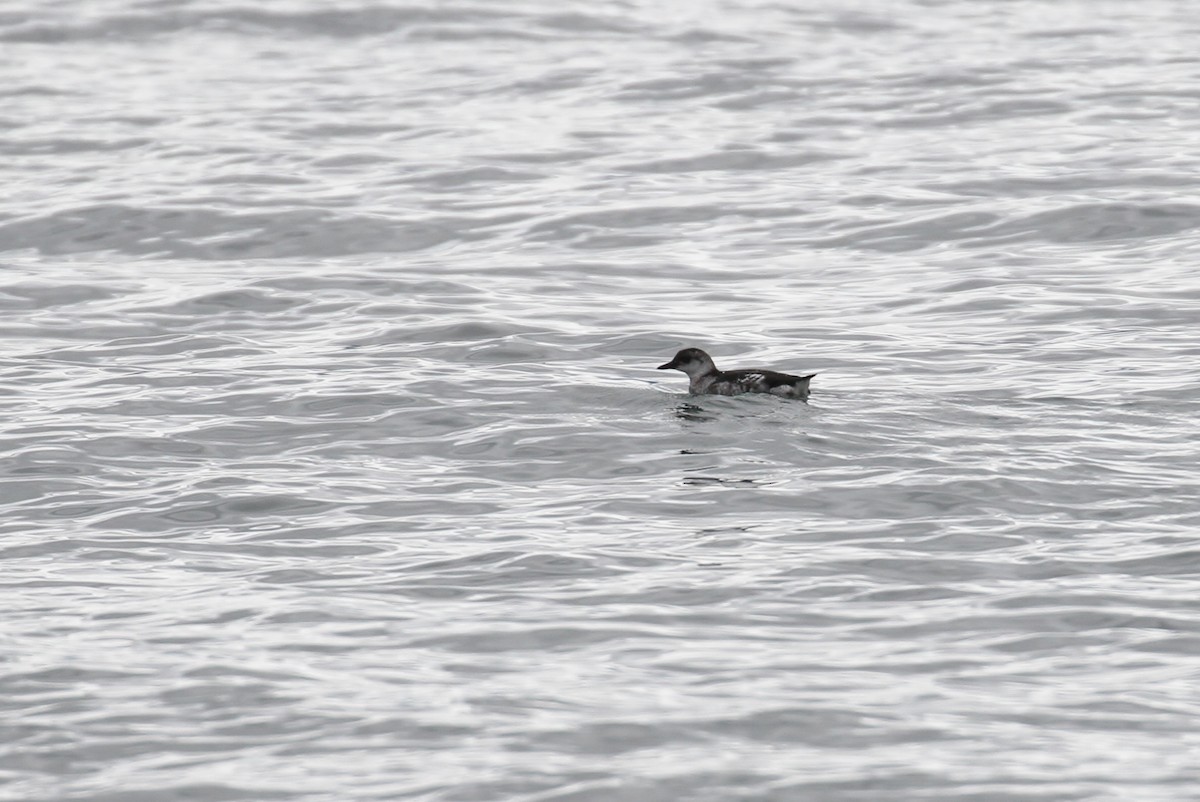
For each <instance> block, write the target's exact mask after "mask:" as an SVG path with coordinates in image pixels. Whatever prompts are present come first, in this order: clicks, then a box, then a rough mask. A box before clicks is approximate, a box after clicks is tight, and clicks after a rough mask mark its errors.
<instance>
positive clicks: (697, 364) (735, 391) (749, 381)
mask: <svg viewBox="0 0 1200 802" xmlns="http://www.w3.org/2000/svg"><path fill="white" fill-rule="evenodd" d="M658 369H659V370H681V371H683V372H684V373H686V374H687V376H688V379H689V383H688V391H689V392H692V393H695V394H697V395H741V394H742V393H768V394H770V395H777V396H780V397H781V398H808V383H809V381H810V380H811V379H812V377H813V376H816V375H817V374H815V373H810V374H809V375H807V376H793V375H791V374H789V373H779V372H777V371H774V370H763V369H761V368H748V369H744V370H717V366H716V365H715V364H714V363H713V361H712V357H710V356H709V355H708V354H706V353H704V352H703V351H701V350H700V349H699V348H684V349H683V350H682V351H680V352H679V353H677V354H676V355H675V358H674V359H672V360H671V361H670V362H668V363H667V364H665V365H659V366H658Z"/></svg>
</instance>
